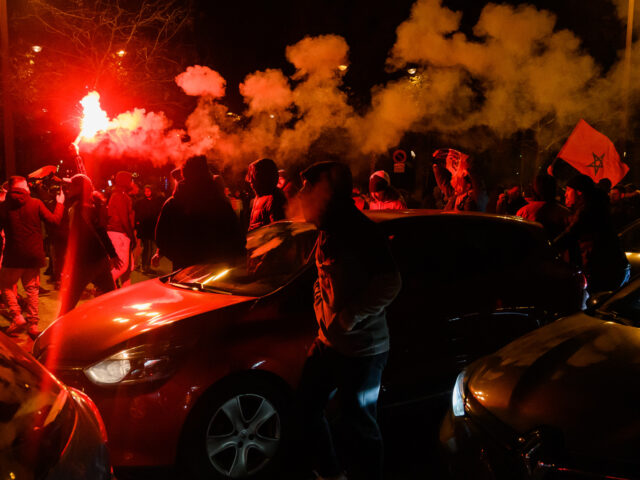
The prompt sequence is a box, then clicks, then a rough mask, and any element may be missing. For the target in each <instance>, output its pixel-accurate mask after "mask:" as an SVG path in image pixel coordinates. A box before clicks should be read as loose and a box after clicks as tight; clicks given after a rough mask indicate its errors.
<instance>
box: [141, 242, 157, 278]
mask: <svg viewBox="0 0 640 480" xmlns="http://www.w3.org/2000/svg"><path fill="white" fill-rule="evenodd" d="M140 242H141V243H142V259H141V264H142V269H143V270H148V269H149V267H150V266H151V257H152V256H153V254H154V252H155V248H154V242H153V239H152V238H143V239H140Z"/></svg>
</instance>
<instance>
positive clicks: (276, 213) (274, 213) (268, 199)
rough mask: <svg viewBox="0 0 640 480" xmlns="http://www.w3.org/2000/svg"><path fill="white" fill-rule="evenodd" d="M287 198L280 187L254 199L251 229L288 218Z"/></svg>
mask: <svg viewBox="0 0 640 480" xmlns="http://www.w3.org/2000/svg"><path fill="white" fill-rule="evenodd" d="M286 206H287V199H286V197H285V196H284V193H282V190H280V189H279V188H278V187H276V188H274V189H273V191H272V193H271V194H269V195H262V196H259V197H256V198H255V199H254V200H253V207H252V208H251V219H250V220H249V231H251V230H253V229H255V228H259V227H264V226H265V225H269V224H270V223H273V222H277V221H278V220H284V219H285V218H286V216H287V215H286V212H285V210H286Z"/></svg>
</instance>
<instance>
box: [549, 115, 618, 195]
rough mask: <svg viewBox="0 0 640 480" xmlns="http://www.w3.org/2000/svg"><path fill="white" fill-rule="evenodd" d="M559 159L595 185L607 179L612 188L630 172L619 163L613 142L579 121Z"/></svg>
mask: <svg viewBox="0 0 640 480" xmlns="http://www.w3.org/2000/svg"><path fill="white" fill-rule="evenodd" d="M558 157H559V158H561V159H563V160H564V161H565V162H567V163H568V164H569V165H571V166H572V167H573V168H575V169H576V170H578V171H579V172H580V173H584V174H585V175H589V176H590V177H591V178H592V179H593V181H594V182H596V183H597V182H598V181H599V180H602V179H603V178H608V179H609V180H611V184H612V185H617V184H618V183H620V181H621V180H622V179H623V178H624V176H625V175H626V174H627V172H628V171H629V167H628V166H627V164H625V163H622V161H620V155H618V152H616V147H614V146H613V142H612V141H611V140H609V139H608V138H607V137H606V136H604V135H603V134H602V133H600V132H599V131H597V130H596V129H595V128H593V127H592V126H591V125H589V124H588V123H587V122H585V121H584V120H582V119H581V120H580V121H579V122H578V124H577V125H576V127H575V128H574V129H573V132H571V135H569V139H568V140H567V143H565V144H564V146H563V147H562V149H561V150H560V153H558Z"/></svg>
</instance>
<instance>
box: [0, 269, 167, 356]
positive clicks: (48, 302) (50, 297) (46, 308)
mask: <svg viewBox="0 0 640 480" xmlns="http://www.w3.org/2000/svg"><path fill="white" fill-rule="evenodd" d="M45 270H46V268H43V269H42V272H44V271H45ZM155 270H156V272H157V273H156V275H145V274H143V273H142V272H139V271H137V270H134V271H133V272H132V274H131V283H138V282H143V281H145V280H149V279H151V278H155V277H158V276H161V275H165V274H167V273H169V272H170V271H171V262H170V261H169V260H167V259H166V258H163V259H162V260H161V261H160V266H159V267H158V268H157V269H155ZM42 272H41V273H40V285H41V286H42V288H46V289H47V290H49V293H45V294H42V295H40V299H39V300H40V301H39V305H40V322H39V323H38V326H39V327H40V330H44V329H45V328H47V327H48V326H49V325H50V324H51V323H52V322H53V321H54V320H55V319H56V316H57V315H58V310H59V309H60V292H59V291H58V290H54V289H53V283H49V277H47V276H46V275H44V274H43V273H42ZM18 294H19V295H21V296H25V292H24V290H23V288H22V285H21V284H18ZM92 298H93V296H92V295H91V294H90V293H89V291H88V290H85V293H84V294H83V295H82V299H81V300H80V302H79V303H78V304H81V303H84V302H87V301H89V300H91V299H92ZM10 323H11V322H10V321H9V319H8V318H7V317H6V316H5V315H0V330H1V331H4V329H6V328H7V327H8V326H9V324H10ZM9 338H11V339H12V340H13V341H15V343H16V344H18V345H19V346H20V347H22V348H23V349H24V350H26V351H27V352H31V350H32V349H33V340H31V337H29V335H27V333H26V330H25V331H24V332H22V333H20V334H18V335H16V336H12V337H9Z"/></svg>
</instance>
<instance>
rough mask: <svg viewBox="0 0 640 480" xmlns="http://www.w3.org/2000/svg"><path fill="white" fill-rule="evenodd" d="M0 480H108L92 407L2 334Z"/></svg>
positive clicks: (103, 445) (101, 428) (99, 423)
mask: <svg viewBox="0 0 640 480" xmlns="http://www.w3.org/2000/svg"><path fill="white" fill-rule="evenodd" d="M0 478H2V479H41V480H59V479H64V480H86V479H89V478H90V479H92V480H109V479H110V478H111V464H110V463H109V451H108V449H107V436H106V431H105V427H104V424H103V423H102V419H101V418H100V414H99V413H98V409H97V408H96V406H95V405H94V404H93V402H92V401H91V400H90V399H89V398H88V397H87V396H86V395H85V394H84V393H82V392H79V391H77V390H74V389H73V388H67V387H65V386H64V385H63V384H62V383H60V382H59V381H58V380H57V379H56V378H55V377H54V376H53V375H51V373H49V372H48V371H47V370H45V369H44V368H43V367H42V365H40V364H39V363H38V362H36V361H35V359H34V358H33V357H32V356H31V355H30V354H29V353H27V352H25V351H24V350H22V349H21V348H20V347H18V346H17V345H16V344H15V343H14V342H13V341H12V340H11V339H9V338H8V337H7V336H6V335H4V334H2V333H0Z"/></svg>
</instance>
